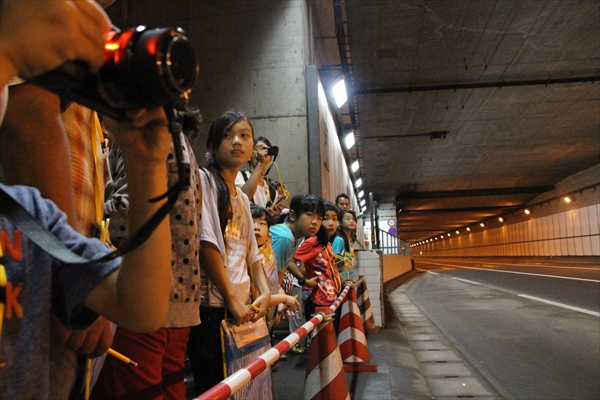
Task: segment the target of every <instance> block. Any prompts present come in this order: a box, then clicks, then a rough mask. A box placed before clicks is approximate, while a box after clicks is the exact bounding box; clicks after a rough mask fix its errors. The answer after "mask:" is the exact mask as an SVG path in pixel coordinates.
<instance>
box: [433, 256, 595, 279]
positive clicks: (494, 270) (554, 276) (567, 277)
mask: <svg viewBox="0 0 600 400" xmlns="http://www.w3.org/2000/svg"><path fill="white" fill-rule="evenodd" d="M427 263H428V264H433V265H443V266H445V267H453V268H459V269H475V270H478V271H489V272H502V273H505V274H515V275H531V276H542V277H545V278H557V279H568V280H572V281H583V282H594V283H600V281H599V280H597V279H585V278H573V277H571V276H558V275H546V274H534V273H532V272H517V271H505V270H502V269H489V268H476V267H459V266H457V265H453V264H442V263H434V262H431V261H428V262H427Z"/></svg>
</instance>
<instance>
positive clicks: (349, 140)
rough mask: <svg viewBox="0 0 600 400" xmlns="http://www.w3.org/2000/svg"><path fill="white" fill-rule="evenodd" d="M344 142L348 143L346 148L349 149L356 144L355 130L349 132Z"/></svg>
mask: <svg viewBox="0 0 600 400" xmlns="http://www.w3.org/2000/svg"><path fill="white" fill-rule="evenodd" d="M344 142H345V143H346V148H347V149H348V150H350V149H351V148H352V146H354V143H355V141H354V132H350V133H349V134H347V135H346V137H345V138H344Z"/></svg>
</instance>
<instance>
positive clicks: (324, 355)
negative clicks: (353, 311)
mask: <svg viewBox="0 0 600 400" xmlns="http://www.w3.org/2000/svg"><path fill="white" fill-rule="evenodd" d="M328 311H330V308H329V307H317V308H316V309H315V312H317V313H325V312H328ZM332 317H333V318H335V317H334V316H333V314H329V315H328V318H327V319H328V320H327V321H325V322H323V323H321V324H319V326H318V327H317V328H316V329H315V331H314V336H313V338H312V340H311V342H310V347H309V349H308V361H307V364H306V378H305V380H304V396H303V399H304V400H335V399H344V400H350V392H349V390H348V383H347V382H346V373H345V371H344V364H343V363H342V356H341V354H340V349H339V347H338V343H337V340H336V337H335V328H334V326H333V321H332Z"/></svg>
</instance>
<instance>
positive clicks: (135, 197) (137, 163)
mask: <svg viewBox="0 0 600 400" xmlns="http://www.w3.org/2000/svg"><path fill="white" fill-rule="evenodd" d="M132 117H133V116H132ZM136 117H137V118H135V119H134V120H133V121H131V122H126V123H119V124H116V123H114V121H112V126H111V125H109V124H110V122H111V121H107V126H108V127H109V129H110V131H111V132H112V133H113V134H115V137H116V140H118V141H119V144H120V148H121V151H122V152H123V158H124V161H125V168H126V170H127V173H128V176H129V180H128V189H129V202H130V213H129V230H130V232H133V231H136V230H137V229H138V228H140V227H141V226H142V224H144V223H145V222H146V221H147V220H148V218H150V217H151V216H152V215H153V214H154V213H155V212H156V211H157V210H158V209H159V207H161V206H162V205H163V204H164V203H165V202H166V199H163V200H161V201H158V202H150V201H149V200H150V199H152V198H156V197H158V196H160V195H162V194H164V193H165V192H166V190H167V167H166V162H165V160H166V158H167V154H168V150H169V147H170V144H171V136H170V134H169V132H168V129H167V121H166V117H165V114H164V111H163V110H162V109H159V108H156V109H152V110H144V111H142V112H140V113H139V114H137V116H136ZM170 285H171V233H170V230H169V219H168V218H164V219H163V220H162V222H161V223H160V225H159V226H158V227H157V228H156V229H155V230H154V232H153V233H152V235H151V236H150V238H149V239H148V240H146V241H145V242H144V243H143V244H142V245H141V246H140V247H138V248H137V249H135V250H133V251H132V252H130V253H128V254H126V255H125V256H123V261H122V264H121V268H120V269H119V270H118V271H116V272H114V273H112V274H110V275H109V276H107V277H106V278H105V279H104V280H102V281H101V282H100V283H99V284H98V285H97V286H96V287H95V288H94V289H93V290H92V291H91V292H90V293H89V294H88V295H87V296H86V298H85V302H84V303H85V305H86V306H87V307H89V308H90V309H92V310H94V311H96V312H98V313H99V314H102V315H104V316H105V317H106V318H108V319H110V320H111V321H114V322H115V323H116V324H117V325H119V326H122V327H124V328H126V329H130V330H134V331H146V332H149V331H154V330H156V329H158V328H159V327H160V326H161V325H162V323H163V322H164V318H165V316H166V313H167V309H168V306H169V301H168V298H169V290H170Z"/></svg>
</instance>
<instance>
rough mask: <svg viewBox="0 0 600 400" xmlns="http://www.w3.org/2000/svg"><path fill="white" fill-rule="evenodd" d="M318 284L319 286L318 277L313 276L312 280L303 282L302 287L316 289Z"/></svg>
mask: <svg viewBox="0 0 600 400" xmlns="http://www.w3.org/2000/svg"><path fill="white" fill-rule="evenodd" d="M318 284H319V277H318V276H313V277H312V278H310V279H307V280H305V281H304V286H308V287H309V288H314V287H317V285H318Z"/></svg>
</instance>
